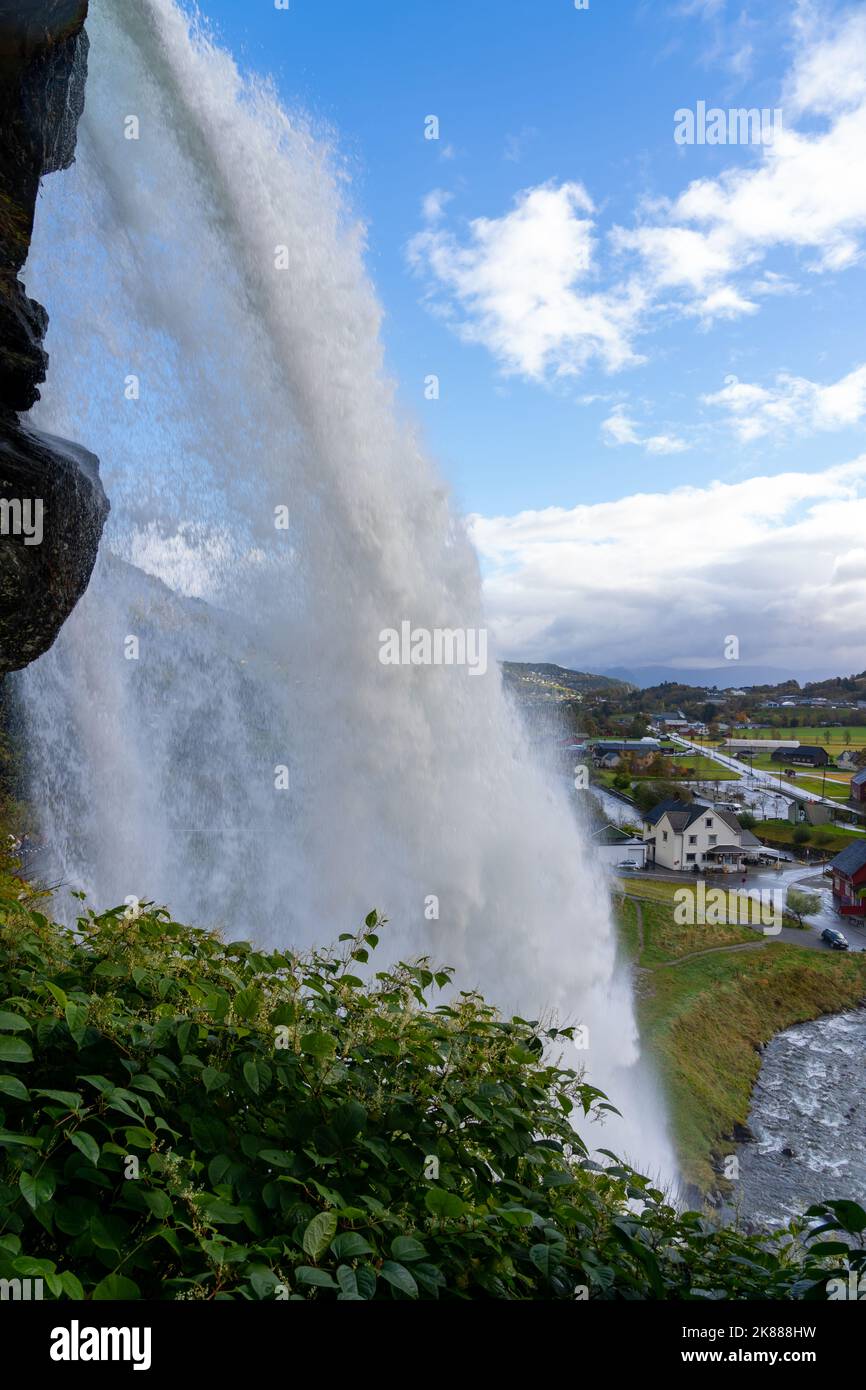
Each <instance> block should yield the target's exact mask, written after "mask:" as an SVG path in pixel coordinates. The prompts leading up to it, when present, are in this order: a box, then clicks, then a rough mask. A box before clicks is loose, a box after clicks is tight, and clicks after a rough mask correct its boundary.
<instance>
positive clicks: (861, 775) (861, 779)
mask: <svg viewBox="0 0 866 1390" xmlns="http://www.w3.org/2000/svg"><path fill="white" fill-rule="evenodd" d="M855 782H856V784H857V786H858V787H862V786H863V784H864V783H866V767H864V769H863V771H862V772H858V773H857V775H856V776H855V777H852V778H851V786H852V787H853V786H854V784H855Z"/></svg>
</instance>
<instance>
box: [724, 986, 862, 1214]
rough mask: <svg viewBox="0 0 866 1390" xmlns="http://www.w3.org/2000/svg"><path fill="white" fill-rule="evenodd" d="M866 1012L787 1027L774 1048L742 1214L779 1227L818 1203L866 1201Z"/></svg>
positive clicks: (755, 1115)
mask: <svg viewBox="0 0 866 1390" xmlns="http://www.w3.org/2000/svg"><path fill="white" fill-rule="evenodd" d="M864 1058H866V1009H859V1010H856V1011H854V1012H851V1013H844V1014H833V1015H830V1016H829V1017H827V1018H820V1019H817V1020H816V1021H815V1022H813V1023H801V1024H797V1026H796V1027H794V1028H789V1029H787V1031H786V1032H784V1033H780V1034H779V1036H778V1037H776V1038H774V1039H773V1041H772V1042H771V1043H770V1044H769V1046H768V1047H767V1050H766V1052H765V1054H764V1062H763V1066H762V1067H761V1073H760V1076H759V1078H758V1082H757V1085H756V1087H755V1093H754V1096H753V1098H752V1109H751V1113H750V1115H749V1127H750V1129H751V1130H752V1133H753V1134H754V1136H755V1142H754V1143H749V1144H744V1145H742V1146H741V1148H740V1151H739V1158H740V1182H739V1185H738V1187H739V1206H740V1215H741V1217H742V1218H743V1219H745V1220H748V1221H752V1222H755V1223H756V1224H760V1225H770V1224H772V1225H778V1224H782V1223H785V1222H787V1221H788V1220H790V1218H791V1217H792V1216H796V1215H799V1214H801V1213H802V1212H803V1211H804V1210H805V1209H806V1208H807V1207H808V1206H810V1205H811V1204H812V1203H813V1202H817V1201H826V1200H828V1199H832V1198H839V1197H850V1198H853V1199H854V1200H855V1201H860V1202H863V1201H864V1200H866V1146H864V1136H866V1087H864Z"/></svg>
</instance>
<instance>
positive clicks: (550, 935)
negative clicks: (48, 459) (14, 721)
mask: <svg viewBox="0 0 866 1390" xmlns="http://www.w3.org/2000/svg"><path fill="white" fill-rule="evenodd" d="M88 29H89V33H90V38H91V57H90V73H89V79H88V89H87V104H86V110H85V115H84V118H83V122H82V125H81V129H80V134H79V146H78V154H77V161H76V163H75V165H74V166H73V168H72V169H71V170H70V171H69V172H68V173H67V174H65V175H64V176H63V177H62V178H59V177H58V178H56V179H54V180H52V181H51V183H50V184H49V185H48V186H47V187H46V188H45V190H44V192H43V195H42V204H41V208H40V212H39V216H38V218H37V231H36V236H35V239H34V244H33V248H32V252H31V258H30V263H29V266H28V270H27V276H28V287H29V289H30V292H31V293H33V294H36V295H37V297H38V298H39V299H40V300H41V301H42V302H43V303H45V304H47V305H48V306H49V308H50V312H51V328H50V332H49V338H48V347H49V350H50V353H51V366H50V371H49V378H48V382H47V385H46V387H45V390H44V399H43V401H42V402H41V404H40V406H39V407H38V409H37V410H36V411H35V412H34V416H35V419H36V421H37V423H39V424H40V425H43V426H45V427H46V428H49V429H51V430H53V431H55V432H58V433H61V434H65V435H68V436H69V437H71V438H75V439H78V440H81V441H82V443H84V444H85V445H87V446H88V447H89V448H91V449H93V450H94V451H95V452H96V453H98V454H99V456H100V459H101V461H102V476H103V480H104V483H105V488H106V491H107V493H108V495H109V497H110V499H111V503H112V512H111V517H110V519H109V523H108V526H107V528H106V533H105V537H104V540H103V548H102V554H101V556H100V559H99V561H98V564H97V568H96V571H95V573H94V577H93V580H92V582H91V585H90V588H89V591H88V593H87V594H86V596H85V598H84V599H83V600H82V602H81V603H80V605H79V606H78V608H77V609H76V611H75V612H74V614H73V616H72V618H71V619H70V621H69V622H68V623H67V625H66V627H65V628H64V630H63V632H62V633H61V636H60V638H59V640H58V641H57V643H56V645H55V646H54V648H53V649H52V650H51V651H50V652H48V653H47V654H46V655H45V656H44V657H42V658H41V659H40V660H39V661H38V662H37V663H35V665H33V666H32V667H30V668H29V669H28V670H27V671H26V672H25V673H24V675H23V677H22V678H21V682H20V684H21V689H22V696H23V702H24V705H25V709H26V720H27V728H28V745H29V755H30V795H31V798H32V801H33V804H34V806H35V807H36V808H37V809H38V812H39V815H40V817H41V826H42V832H43V835H44V838H45V841H46V843H47V845H48V846H49V852H50V855H51V859H52V873H53V874H54V876H55V877H56V878H57V879H60V880H62V881H63V882H64V883H65V884H67V885H69V886H71V887H73V888H76V889H81V890H83V891H84V892H85V893H86V894H87V895H88V898H89V900H90V901H91V902H92V903H93V904H94V905H95V906H96V907H98V908H105V907H108V906H113V905H116V904H117V903H120V902H122V901H123V900H124V899H125V898H127V897H140V898H147V899H150V900H156V901H158V902H161V903H166V904H168V905H169V906H170V908H171V910H172V912H173V913H174V914H175V916H176V917H177V918H178V919H179V920H187V921H191V922H196V923H201V924H206V925H209V926H215V927H218V928H220V929H222V930H224V931H225V932H228V933H231V934H233V935H235V936H238V935H241V934H244V935H251V936H253V937H254V938H255V939H256V940H258V941H260V942H263V943H266V944H273V945H276V944H279V945H281V946H290V945H298V946H305V945H310V944H312V943H325V942H329V941H332V940H334V939H335V938H336V936H337V935H338V933H340V932H343V931H348V930H353V929H354V928H355V927H356V925H357V924H358V922H359V920H360V919H361V917H362V916H363V915H364V914H366V913H367V912H368V911H369V909H370V908H371V907H377V908H379V909H381V910H382V911H383V912H384V913H385V914H386V915H387V917H388V918H389V926H388V927H387V928H386V929H385V932H384V933H383V942H382V946H381V947H380V953H381V955H382V957H383V961H382V963H383V964H384V963H386V961H391V960H394V959H397V958H398V956H400V955H406V954H407V953H408V954H414V955H417V954H420V953H425V954H429V955H431V956H432V957H434V958H435V959H436V960H437V961H438V962H442V963H448V964H451V965H454V966H455V967H456V969H457V976H456V983H457V986H458V987H459V988H462V989H471V988H473V987H479V988H481V989H482V990H483V991H484V993H485V994H486V995H487V996H488V997H489V998H490V999H491V1000H493V1001H495V1002H497V1003H498V1004H499V1005H500V1006H501V1007H503V1008H511V1007H515V1006H519V1007H520V1008H521V1010H522V1011H524V1012H527V1011H533V1014H535V1013H537V1012H539V1011H542V1010H548V1009H555V1010H556V1011H557V1013H558V1015H559V1017H560V1019H561V1021H562V1022H563V1023H564V1022H579V1023H584V1024H585V1025H586V1026H587V1027H588V1029H589V1042H590V1046H589V1048H588V1050H587V1051H584V1052H580V1053H578V1052H577V1050H576V1049H575V1053H574V1055H572V1056H570V1057H569V1058H568V1063H569V1064H570V1065H573V1064H575V1063H581V1064H582V1063H585V1064H586V1067H587V1073H588V1076H589V1078H590V1079H591V1080H592V1081H593V1082H594V1083H596V1084H598V1085H601V1086H603V1087H605V1088H606V1089H608V1090H609V1092H610V1094H611V1097H612V1099H613V1100H614V1101H615V1103H617V1104H618V1105H619V1106H620V1108H621V1109H622V1110H623V1111H624V1113H625V1116H626V1119H625V1121H624V1122H623V1123H622V1124H620V1123H619V1122H617V1121H615V1120H612V1121H611V1122H610V1124H609V1125H605V1126H604V1127H603V1128H594V1129H593V1131H592V1141H593V1143H595V1144H597V1145H604V1146H606V1147H610V1148H619V1149H620V1150H621V1151H623V1152H627V1153H628V1154H629V1155H630V1156H631V1157H632V1158H633V1159H634V1160H635V1161H637V1162H640V1163H641V1164H643V1165H644V1166H645V1167H651V1168H652V1169H653V1170H655V1171H657V1172H662V1173H666V1174H670V1173H672V1172H673V1162H672V1159H671V1154H670V1150H669V1146H668V1142H667V1139H666V1135H665V1126H664V1122H663V1119H662V1117H661V1105H660V1102H659V1099H658V1096H657V1093H656V1090H655V1088H654V1086H653V1085H652V1082H651V1079H650V1078H649V1077H648V1076H647V1074H646V1068H645V1064H644V1062H643V1061H642V1059H641V1056H640V1049H639V1042H638V1037H637V1031H636V1026H635V1019H634V1013H633V1008H632V1002H631V991H630V982H629V979H628V977H627V974H626V973H625V972H623V971H622V970H620V969H619V968H618V966H617V959H616V942H615V938H614V932H613V927H612V923H611V918H610V911H609V904H608V894H607V889H606V886H605V883H604V881H603V879H602V876H601V873H600V871H599V870H597V868H596V867H595V865H594V864H593V862H592V859H591V856H590V853H589V850H588V848H587V846H586V844H585V843H584V840H583V837H582V836H581V834H580V831H579V828H578V826H577V823H576V820H575V817H574V813H573V809H572V807H571V805H570V804H569V800H568V798H567V796H566V795H565V794H564V792H563V791H562V790H561V789H560V787H559V786H558V785H557V783H556V780H555V779H554V778H553V777H551V776H550V774H549V773H547V772H545V770H544V769H543V768H542V767H540V766H539V765H538V764H537V763H536V762H535V761H534V760H533V758H532V757H531V756H530V754H529V752H528V750H527V747H526V746H525V743H524V740H523V738H522V735H521V732H520V729H519V727H518V723H517V721H516V720H515V718H514V716H513V713H512V712H511V711H510V709H509V707H508V705H507V703H506V700H505V698H504V696H503V693H502V690H501V684H500V678H499V674H498V670H497V667H496V663H495V661H494V660H493V659H492V654H491V659H490V662H489V666H488V669H487V672H486V674H483V675H482V674H481V672H480V669H479V670H478V671H476V672H473V673H470V672H469V670H467V668H466V667H465V666H463V667H461V666H457V665H441V666H437V665H428V666H414V665H384V664H382V662H381V660H380V638H379V635H380V632H381V631H382V630H383V629H387V628H394V629H397V630H399V629H400V626H401V623H403V622H405V621H409V622H411V623H412V624H413V626H414V627H417V628H426V629H429V630H434V629H459V628H469V629H477V628H481V627H483V623H484V619H483V613H482V607H481V585H480V580H479V573H478V566H477V561H476V557H475V554H474V552H473V550H472V547H471V546H470V544H469V542H468V540H467V537H466V534H465V531H464V527H463V525H462V523H461V521H460V519H459V518H458V517H457V516H456V515H455V512H454V511H453V509H452V507H451V504H450V501H449V497H448V494H447V489H446V488H445V487H444V485H443V483H442V481H441V480H440V479H439V478H438V477H437V475H436V472H435V469H434V468H433V467H432V465H431V463H430V461H429V460H428V459H427V457H425V454H424V451H423V449H422V447H421V445H420V443H419V440H418V438H417V437H416V434H415V432H414V430H413V427H412V424H411V422H409V421H407V420H405V419H402V418H401V416H400V413H399V411H398V409H397V407H396V405H395V401H394V393H393V388H392V386H391V384H390V383H389V381H388V379H387V377H386V375H385V373H384V371H383V361H382V356H383V354H382V347H381V340H380V326H381V310H380V308H379V305H378V303H377V300H376V298H375V295H374V292H373V290H372V288H371V285H370V283H369V281H368V278H367V275H366V272H365V269H364V261H363V258H364V251H365V244H364V231H363V228H362V227H361V226H359V225H358V223H357V222H356V221H355V220H353V217H352V215H351V212H350V210H349V208H348V202H347V196H346V184H347V177H346V171H345V169H344V168H343V166H342V165H341V163H340V159H339V156H338V153H337V152H336V151H335V149H334V148H333V147H332V143H331V142H330V141H329V140H328V139H327V138H325V137H323V136H322V135H320V134H318V133H317V132H314V130H313V129H312V128H311V127H310V125H309V123H308V122H307V121H306V120H305V119H304V117H303V116H300V115H298V114H296V113H294V112H289V111H287V110H286V109H285V108H284V107H283V106H282V105H281V103H280V101H279V99H278V97H277V95H276V93H275V91H274V90H273V88H272V87H271V86H270V85H269V84H268V83H267V82H264V81H262V80H259V79H256V78H254V77H250V76H248V75H245V74H243V73H242V72H240V71H239V69H238V67H237V66H236V64H235V62H234V61H233V59H232V57H231V56H230V55H229V54H228V53H226V52H225V51H223V50H222V49H220V47H219V46H217V45H216V44H215V43H214V41H213V40H212V38H211V37H210V36H209V35H208V33H207V32H205V31H203V30H202V29H201V27H199V26H198V25H197V23H196V22H194V21H192V20H191V19H190V17H189V16H188V15H187V14H186V13H185V12H184V11H183V10H182V9H181V8H180V7H179V6H178V5H177V4H176V3H175V0H139V3H137V4H136V5H134V6H133V5H123V6H120V5H117V6H114V5H110V4H108V3H107V2H106V0H97V3H95V4H94V5H92V6H91V18H90V20H89V22H88ZM133 118H134V119H133ZM136 136H137V138H135V137H136ZM286 518H288V520H287V524H283V523H285V521H286ZM436 903H438V917H437V916H436V915H435V912H436Z"/></svg>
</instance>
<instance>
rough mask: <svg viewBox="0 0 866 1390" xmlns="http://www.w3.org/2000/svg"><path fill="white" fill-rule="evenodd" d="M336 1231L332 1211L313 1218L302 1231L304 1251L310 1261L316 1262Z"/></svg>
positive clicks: (320, 1213) (335, 1220)
mask: <svg viewBox="0 0 866 1390" xmlns="http://www.w3.org/2000/svg"><path fill="white" fill-rule="evenodd" d="M336 1230H337V1218H336V1216H335V1214H334V1212H332V1211H320V1212H319V1214H318V1216H314V1217H313V1219H312V1221H311V1222H310V1223H309V1224H308V1226H307V1228H306V1230H305V1231H304V1240H303V1246H304V1251H305V1253H306V1254H307V1255H309V1256H310V1258H311V1259H313V1260H317V1259H318V1258H319V1256H320V1255H323V1254H324V1253H325V1251H326V1250H327V1248H328V1246H329V1245H330V1243H331V1241H332V1239H333V1237H334V1235H335V1234H336Z"/></svg>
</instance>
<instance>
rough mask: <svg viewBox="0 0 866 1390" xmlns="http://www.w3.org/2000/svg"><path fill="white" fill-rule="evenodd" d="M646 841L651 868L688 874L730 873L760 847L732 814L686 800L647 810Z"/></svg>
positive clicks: (752, 855)
mask: <svg viewBox="0 0 866 1390" xmlns="http://www.w3.org/2000/svg"><path fill="white" fill-rule="evenodd" d="M643 838H644V844H645V845H646V854H647V866H648V867H652V866H653V865H655V867H656V868H660V869H676V870H681V871H687V872H688V871H697V870H699V869H722V870H725V871H726V872H729V873H730V872H732V871H733V870H734V869H740V868H742V866H743V863H744V861H745V860H746V859H752V858H754V857H755V854H756V851H757V850H759V849H760V848H761V845H760V841H759V840H758V839H757V838H756V836H754V835H753V834H752V832H751V831H750V830H744V829H743V827H742V826H741V825H740V822H739V821H738V820H737V818H736V816H735V815H734V814H733V812H732V811H721V810H719V809H718V808H717V807H715V806H697V805H695V804H693V803H692V804H690V803H689V802H686V801H674V800H671V801H660V802H659V804H658V805H657V806H654V807H653V809H652V810H651V811H648V812H647V813H646V816H645V817H644V826H643Z"/></svg>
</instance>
